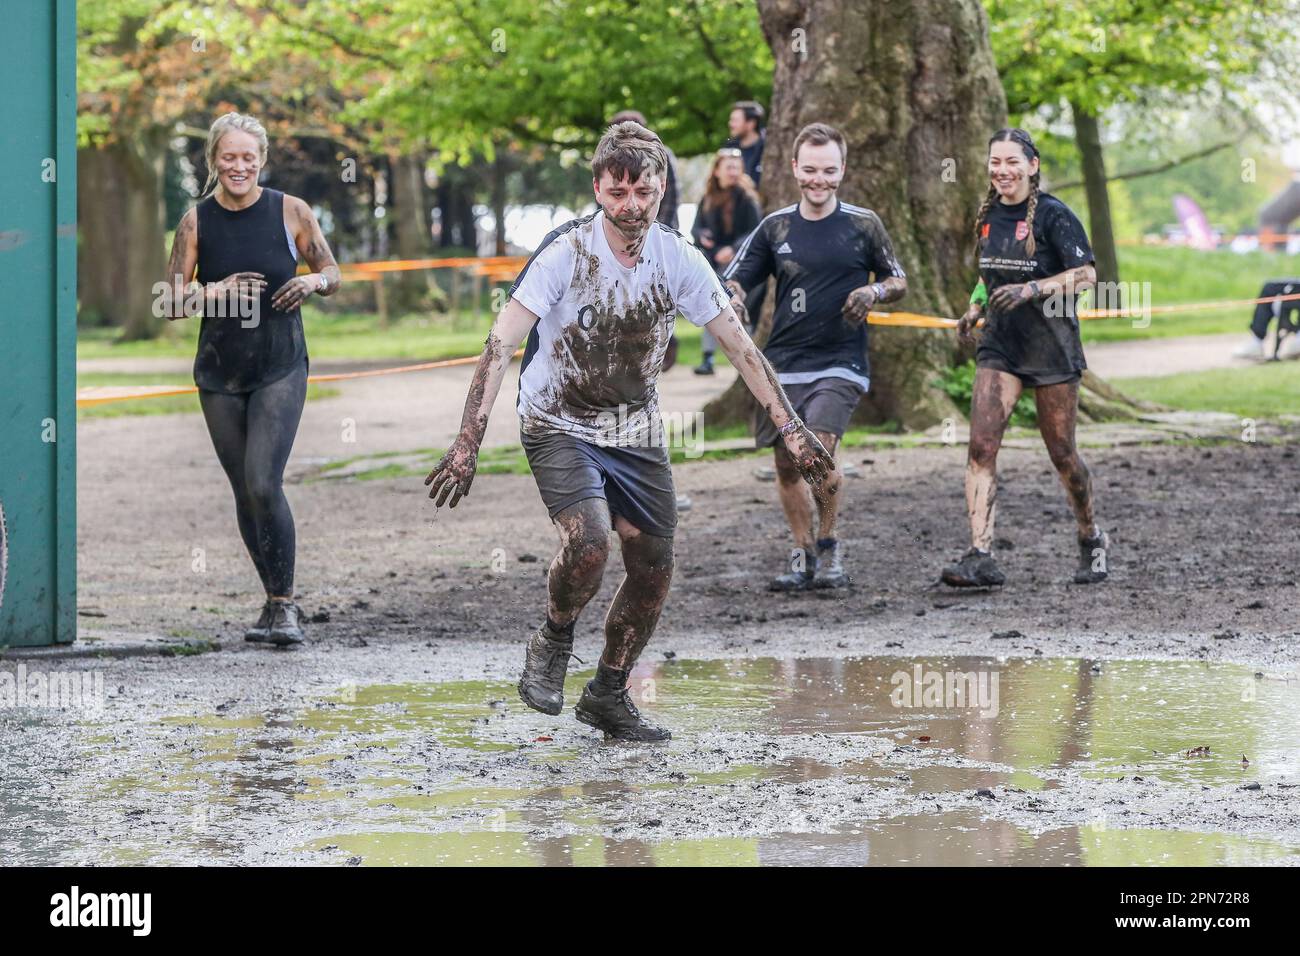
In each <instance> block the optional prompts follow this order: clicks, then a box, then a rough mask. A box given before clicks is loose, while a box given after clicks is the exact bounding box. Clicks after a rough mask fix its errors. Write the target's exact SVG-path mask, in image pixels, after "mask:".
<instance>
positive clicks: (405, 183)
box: [387, 153, 433, 315]
mask: <svg viewBox="0 0 1300 956" xmlns="http://www.w3.org/2000/svg"><path fill="white" fill-rule="evenodd" d="M388 166H389V169H390V171H391V175H392V183H391V184H390V186H389V190H388V194H389V202H390V205H391V206H392V209H393V232H394V235H395V238H396V240H397V257H398V258H399V259H427V258H428V257H429V256H430V255H432V254H433V237H432V235H431V234H430V232H429V220H428V213H427V211H426V209H425V208H424V194H425V193H424V157H423V156H422V155H420V154H411V153H406V154H400V155H399V154H397V153H392V154H390V155H389V157H388ZM428 276H429V271H428V270H427V269H411V270H408V271H406V272H397V273H394V274H393V276H392V277H391V280H390V285H389V288H388V290H387V291H388V293H389V308H391V309H392V310H393V311H394V312H396V313H398V314H399V315H400V314H403V313H406V312H413V311H416V310H418V309H421V308H424V307H425V306H426V304H427V301H428V298H429V278H428Z"/></svg>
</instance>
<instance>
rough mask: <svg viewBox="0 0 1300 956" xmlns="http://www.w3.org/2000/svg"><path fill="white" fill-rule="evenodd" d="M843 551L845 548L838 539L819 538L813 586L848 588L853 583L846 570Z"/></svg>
mask: <svg viewBox="0 0 1300 956" xmlns="http://www.w3.org/2000/svg"><path fill="white" fill-rule="evenodd" d="M842 552H843V549H842V547H841V545H840V543H839V541H837V540H836V539H834V538H822V539H820V540H818V542H817V570H816V571H815V572H813V583H812V586H813V587H815V588H846V587H848V586H849V584H851V583H852V582H851V580H850V578H849V576H848V574H847V573H846V572H845V570H844V564H843V553H842Z"/></svg>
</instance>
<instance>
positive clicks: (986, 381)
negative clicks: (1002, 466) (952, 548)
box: [966, 368, 1021, 551]
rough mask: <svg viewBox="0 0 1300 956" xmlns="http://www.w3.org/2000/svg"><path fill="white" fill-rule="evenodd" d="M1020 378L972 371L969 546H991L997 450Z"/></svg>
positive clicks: (983, 370)
mask: <svg viewBox="0 0 1300 956" xmlns="http://www.w3.org/2000/svg"><path fill="white" fill-rule="evenodd" d="M1020 392H1021V385H1020V379H1018V378H1016V377H1015V376H1014V375H1010V374H1008V373H1007V372H999V371H998V370H996V369H991V368H978V369H976V370H975V387H974V389H973V390H972V393H971V403H970V446H969V448H968V451H967V457H966V514H967V516H968V517H969V518H970V539H971V546H972V547H975V548H979V550H981V551H988V550H990V549H991V548H992V547H993V519H994V516H995V513H996V511H997V497H998V449H999V448H1000V447H1001V446H1002V434H1003V432H1005V431H1006V428H1007V421H1008V420H1009V419H1010V418H1011V410H1012V409H1013V408H1015V407H1016V401H1017V400H1018V399H1019V398H1020Z"/></svg>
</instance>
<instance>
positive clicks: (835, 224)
mask: <svg viewBox="0 0 1300 956" xmlns="http://www.w3.org/2000/svg"><path fill="white" fill-rule="evenodd" d="M844 158H845V147H844V138H843V136H841V135H840V133H839V132H838V131H837V130H835V129H834V128H832V127H830V126H826V125H825V124H822V123H813V124H810V125H809V126H806V127H804V129H803V130H802V131H801V132H800V133H799V135H798V137H796V139H795V144H794V159H793V160H792V161H791V166H792V170H793V173H794V177H795V180H796V181H797V182H798V184H799V190H800V193H801V198H800V201H799V202H798V203H797V204H796V205H792V206H787V207H786V208H784V209H779V210H777V211H776V212H774V213H772V214H771V215H769V216H767V218H765V219H764V220H763V221H762V222H761V223H759V226H758V228H757V229H755V230H754V232H752V233H751V234H750V236H749V238H748V239H747V240H746V241H745V242H744V243H743V244H742V245H741V247H740V249H739V251H738V252H737V253H736V256H735V258H734V259H733V260H732V261H731V264H730V265H729V266H728V268H727V269H726V271H725V272H724V273H723V276H722V277H723V279H724V281H726V283H727V286H728V288H729V289H730V291H731V292H732V294H733V297H734V298H733V303H738V302H740V301H741V300H743V298H744V293H745V292H747V291H748V290H750V289H752V288H754V287H755V286H756V285H759V284H761V283H763V282H766V281H767V278H768V276H770V275H775V276H776V311H775V313H774V316H773V320H772V334H771V336H770V337H769V338H768V340H767V345H766V346H764V348H763V354H764V355H765V356H767V359H768V361H769V362H770V363H771V365H772V367H773V368H774V369H775V370H776V372H777V379H778V381H779V382H780V383H781V386H782V388H784V389H785V392H786V395H788V396H789V398H790V401H791V403H792V404H793V406H794V409H795V412H796V414H797V415H798V416H799V417H800V419H802V420H803V422H804V423H805V424H806V425H807V426H808V428H810V429H811V430H812V431H813V432H814V433H815V434H816V435H817V437H818V438H819V439H820V440H821V442H822V444H823V445H825V446H826V448H827V450H828V451H830V452H831V454H832V455H833V454H834V453H835V449H836V446H837V445H838V443H839V439H840V438H842V437H843V435H844V430H845V428H846V427H847V426H848V422H849V418H850V416H852V414H853V411H854V409H855V408H857V405H858V401H859V399H861V397H862V395H863V394H864V393H865V392H866V391H867V389H868V387H869V384H870V382H869V369H868V367H867V325H866V320H867V314H868V312H869V311H870V310H871V308H872V306H874V305H876V304H878V303H882V302H893V301H896V300H898V299H900V298H902V296H903V294H904V293H905V292H906V291H907V278H906V276H905V275H904V273H903V269H902V267H901V266H900V265H899V264H898V260H897V259H895V258H894V252H893V246H892V243H891V242H890V240H889V235H888V233H886V231H885V227H884V225H883V224H882V223H881V221H880V217H879V216H877V215H876V214H875V213H874V212H872V211H871V210H869V209H863V208H862V207H860V206H851V205H848V204H847V203H842V202H840V201H839V200H838V199H837V198H836V196H835V191H836V189H837V188H838V187H839V184H840V182H841V180H842V179H843V177H844ZM777 439H778V436H777V435H776V433H775V432H774V431H773V430H772V428H771V427H770V425H769V423H767V422H765V421H759V420H758V419H757V418H756V419H755V428H754V442H755V445H756V446H757V447H759V448H766V447H768V446H769V445H771V446H774V447H775V451H776V473H777V483H778V487H779V490H780V495H781V506H782V508H783V509H784V510H785V515H786V520H787V521H788V522H789V524H790V530H791V532H792V533H793V535H794V542H795V548H794V550H793V552H792V553H791V557H790V566H789V568H788V570H787V571H786V572H785V573H784V574H781V575H780V576H779V577H777V578H775V579H774V580H773V581H772V582H771V587H772V588H773V589H774V590H783V591H785V590H803V589H805V588H808V587H829V588H838V587H846V586H847V585H848V584H849V576H848V575H847V574H846V573H845V572H844V568H843V557H842V549H841V547H840V543H839V541H838V540H837V539H836V537H835V520H836V516H837V514H838V512H839V491H840V486H841V484H842V475H841V473H840V471H839V469H838V467H837V468H836V472H835V474H834V475H833V476H832V477H831V478H829V479H827V480H826V481H825V482H824V483H823V484H822V485H821V487H820V489H819V490H818V491H816V492H810V491H809V490H808V488H807V485H806V483H804V482H803V481H802V480H801V479H800V477H799V472H798V470H797V469H796V468H795V467H794V462H793V461H792V460H791V459H790V457H789V455H788V454H786V453H785V451H784V449H783V448H782V445H781V443H780V442H779V441H778V440H777ZM814 503H815V504H816V508H817V513H818V525H819V527H818V534H817V536H816V538H814V537H813V520H812V517H813V505H814Z"/></svg>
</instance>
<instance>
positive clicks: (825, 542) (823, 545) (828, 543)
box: [817, 538, 835, 551]
mask: <svg viewBox="0 0 1300 956" xmlns="http://www.w3.org/2000/svg"><path fill="white" fill-rule="evenodd" d="M833 547H835V539H834V538H818V539H817V550H818V551H825V550H826V549H827V548H833Z"/></svg>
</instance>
